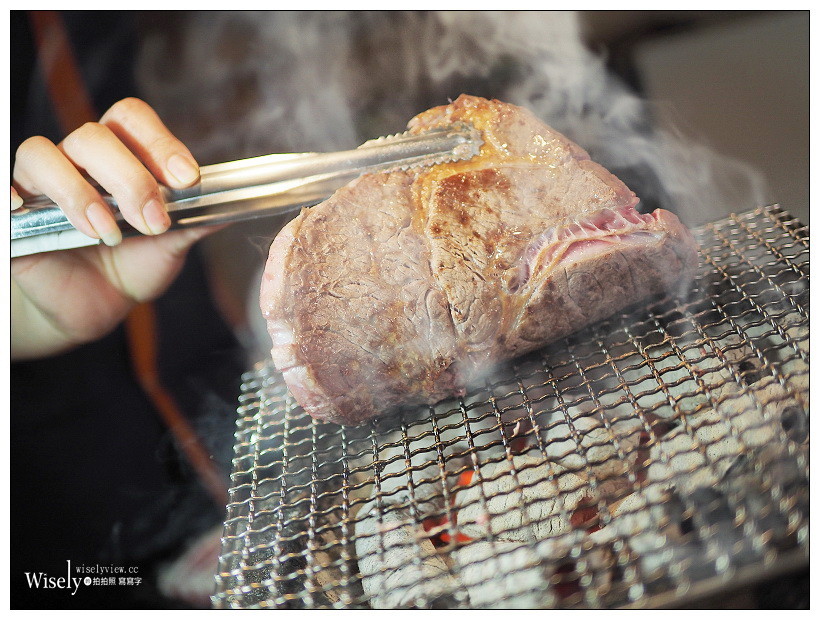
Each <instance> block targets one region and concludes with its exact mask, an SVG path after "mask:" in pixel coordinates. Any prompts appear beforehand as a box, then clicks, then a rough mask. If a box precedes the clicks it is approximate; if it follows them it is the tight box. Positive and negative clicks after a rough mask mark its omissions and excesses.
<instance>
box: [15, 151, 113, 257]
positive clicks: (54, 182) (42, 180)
mask: <svg viewBox="0 0 820 620" xmlns="http://www.w3.org/2000/svg"><path fill="white" fill-rule="evenodd" d="M13 176H14V180H15V182H16V183H17V184H18V185H19V187H20V188H21V189H22V190H24V191H27V192H29V193H32V194H38V193H39V194H45V195H46V196H48V197H49V198H51V199H52V200H53V201H54V202H56V203H57V204H58V205H59V206H60V208H61V209H62V210H63V212H64V213H65V214H66V217H67V218H68V221H70V222H71V223H72V224H73V225H74V227H75V228H77V229H79V230H80V231H81V232H83V233H85V234H86V235H88V236H90V237H96V238H98V239H102V240H103V242H104V243H106V244H107V245H116V244H117V243H119V242H120V241H121V240H122V233H121V232H120V229H119V227H118V226H117V223H116V221H115V220H114V216H113V214H112V213H111V209H110V208H109V207H108V205H107V204H106V203H105V202H104V201H103V199H102V197H101V196H100V194H99V192H98V191H97V190H96V189H94V187H93V186H92V185H91V184H90V183H89V182H88V181H86V180H85V179H84V178H83V176H82V175H81V174H80V172H79V170H77V168H76V167H75V166H74V164H72V163H71V162H70V161H69V160H68V159H66V156H65V155H64V154H63V153H62V152H61V151H60V149H58V148H57V147H56V146H55V145H54V144H53V143H52V142H51V141H50V140H48V139H47V138H43V137H41V136H35V137H33V138H29V139H28V140H26V141H25V142H23V144H21V145H20V148H19V149H17V157H16V159H15V162H14V174H13ZM15 193H16V192H15Z"/></svg>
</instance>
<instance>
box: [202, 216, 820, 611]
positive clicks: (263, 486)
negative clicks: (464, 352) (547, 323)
mask: <svg viewBox="0 0 820 620" xmlns="http://www.w3.org/2000/svg"><path fill="white" fill-rule="evenodd" d="M695 236H696V238H697V239H698V242H699V245H700V258H701V261H700V270H699V272H698V277H697V278H696V280H695V281H694V282H693V283H692V285H691V287H690V288H689V289H688V290H686V291H682V292H681V294H679V295H678V296H676V297H671V296H666V297H657V298H654V299H652V300H650V301H649V302H648V303H645V304H642V305H641V306H639V307H633V308H631V309H628V310H627V311H624V312H621V313H619V314H617V315H614V316H612V317H610V318H609V319H607V320H605V321H601V322H599V323H597V324H595V325H593V326H591V327H589V328H587V329H585V330H583V331H581V332H578V333H576V334H574V335H573V336H571V337H569V338H566V339H564V340H562V341H560V342H556V343H554V344H552V345H550V346H547V347H545V348H544V349H542V350H541V351H539V352H537V353H535V354H531V355H528V356H526V357H523V358H519V359H516V360H514V361H512V362H510V363H507V364H506V365H504V366H502V367H500V368H498V369H497V370H496V371H495V372H494V374H493V375H492V376H491V377H488V378H487V379H486V380H485V383H484V385H482V386H477V387H475V388H473V389H472V390H471V391H470V392H469V393H468V395H467V396H465V397H464V398H461V399H454V400H450V401H447V402H444V403H440V404H438V405H436V406H435V407H426V408H417V409H413V410H407V411H402V412H400V413H398V414H396V415H394V416H390V417H387V418H385V419H380V420H375V421H373V422H371V423H370V424H369V425H365V426H361V427H356V428H353V427H339V426H335V425H330V424H323V423H319V422H316V421H314V420H312V419H310V418H309V417H308V416H306V415H305V414H304V412H303V411H302V410H301V409H300V408H299V407H298V406H297V405H296V403H295V402H294V401H293V399H292V397H291V396H290V395H289V393H288V392H287V389H286V388H285V387H284V385H283V383H282V381H281V377H280V376H279V375H278V374H277V372H276V370H275V369H274V368H273V367H272V365H271V364H270V363H260V364H258V365H257V366H256V367H255V368H254V369H253V370H251V371H250V372H248V373H246V374H245V375H244V376H243V381H244V383H243V385H242V396H241V398H240V403H239V408H238V421H237V431H236V435H235V438H236V441H235V458H234V461H233V473H232V483H231V484H232V487H231V490H230V499H229V503H228V506H227V516H226V521H225V530H224V537H223V542H222V553H221V556H220V560H219V569H218V574H217V576H216V594H215V595H214V597H213V604H214V606H215V607H222V608H225V607H242V608H246V607H272V608H348V607H364V608H366V607H378V608H403V607H404V608H406V607H417V608H428V607H446V608H470V607H473V608H476V607H479V608H487V607H507V608H509V607H526V608H534V607H537V608H541V607H550V608H597V607H655V606H664V605H667V606H668V605H675V604H679V603H681V602H682V601H684V600H686V598H687V597H693V596H696V595H699V594H705V593H709V592H714V591H718V590H720V589H721V588H726V587H728V586H729V585H732V586H735V585H738V584H740V583H743V582H748V581H750V580H753V579H759V578H764V577H766V576H769V575H774V574H776V573H777V572H778V571H782V570H785V569H786V568H794V567H795V566H800V565H805V564H807V563H808V547H809V531H808V528H809V526H808V518H809V515H808V511H809V481H808V479H809V414H808V412H809V327H808V304H809V240H808V228H807V227H806V226H803V225H802V224H801V223H800V222H798V221H797V220H795V219H794V218H793V217H791V216H790V215H789V214H788V213H787V212H785V211H783V210H782V209H780V208H779V207H776V206H773V207H766V208H761V209H758V210H755V211H751V212H748V213H744V214H741V215H732V216H730V217H729V218H727V219H725V220H721V221H718V222H715V223H713V224H710V225H707V226H705V227H703V228H701V229H698V230H696V231H695Z"/></svg>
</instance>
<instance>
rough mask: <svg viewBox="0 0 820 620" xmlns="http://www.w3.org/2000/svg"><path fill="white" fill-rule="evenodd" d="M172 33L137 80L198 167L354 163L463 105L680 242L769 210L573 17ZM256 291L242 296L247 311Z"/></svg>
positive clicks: (464, 16)
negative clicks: (535, 131) (483, 112)
mask: <svg viewBox="0 0 820 620" xmlns="http://www.w3.org/2000/svg"><path fill="white" fill-rule="evenodd" d="M168 19H170V20H171V21H168V22H165V23H149V24H147V25H146V26H147V27H146V32H145V37H144V44H143V46H142V50H141V55H140V58H139V62H138V80H139V83H140V86H141V89H142V92H143V94H144V96H145V97H146V99H147V100H148V101H149V102H150V103H151V104H152V105H154V106H155V107H156V108H157V110H158V111H159V113H160V115H161V116H162V117H163V119H164V120H165V121H166V122H167V124H168V125H169V126H170V128H171V129H172V130H173V131H174V132H175V133H176V134H177V135H178V136H179V137H180V138H181V139H182V140H183V141H184V142H185V143H186V144H188V146H189V147H190V148H191V149H192V151H193V152H194V154H195V156H197V158H198V159H199V161H200V162H202V163H214V162H217V161H221V160H226V159H236V158H240V157H246V156H252V155H260V154H265V153H270V152H286V151H308V150H335V149H343V148H352V147H355V146H356V145H358V144H360V143H361V142H363V141H365V140H366V139H369V138H372V137H375V136H378V135H384V134H389V133H394V132H398V131H402V130H403V129H404V128H405V125H406V123H407V121H408V120H409V119H410V118H411V117H412V116H414V115H415V114H417V113H418V112H420V111H422V110H424V109H427V108H429V107H431V106H434V105H441V104H443V103H446V102H447V100H448V99H455V98H456V97H457V96H458V95H459V94H461V93H462V92H466V93H469V94H474V95H480V96H484V97H488V98H497V99H501V100H503V101H508V102H510V103H515V104H517V105H521V106H524V107H526V108H528V109H530V110H532V111H533V112H534V113H535V114H536V115H537V116H539V117H541V118H542V119H543V120H545V121H546V122H547V123H548V124H550V125H551V126H553V127H554V128H556V129H557V130H559V131H561V132H562V133H564V134H565V135H567V136H568V137H569V138H570V139H572V140H573V141H575V142H577V143H578V144H580V145H581V146H582V147H584V148H585V149H586V150H587V151H588V152H589V154H590V156H591V157H592V158H593V159H594V160H596V161H598V162H599V163H601V164H602V165H604V166H605V167H607V168H609V169H610V170H611V171H613V172H614V173H615V174H616V175H617V176H619V177H620V178H621V179H622V180H623V181H624V182H625V183H626V184H627V185H628V186H629V187H630V188H631V189H633V190H634V191H635V192H636V193H637V194H638V196H639V197H640V198H641V206H640V209H642V210H644V211H651V210H654V209H655V208H657V207H663V208H666V209H669V210H671V211H673V212H675V213H676V214H678V216H679V217H680V218H681V220H682V221H683V222H684V223H686V224H688V225H690V226H691V225H697V224H701V223H703V222H706V221H711V220H714V219H717V218H719V217H721V216H722V215H723V214H725V213H727V212H728V211H732V210H737V211H740V210H746V209H750V208H753V207H755V206H759V205H761V204H763V201H764V197H765V184H764V181H763V178H762V175H761V174H759V173H758V172H756V171H754V170H752V169H751V168H750V167H749V166H747V165H745V164H743V163H741V162H737V161H733V160H729V159H727V158H724V157H721V156H719V155H718V154H717V153H715V152H714V151H712V150H710V149H709V148H708V147H707V146H705V145H703V144H698V143H697V142H695V141H693V140H692V139H690V138H688V137H687V136H685V135H684V134H683V133H682V132H680V131H677V130H675V131H670V130H662V129H659V128H658V127H656V126H655V124H654V118H655V116H656V115H655V114H654V112H655V111H656V109H657V108H656V106H657V105H658V104H656V103H650V102H647V101H646V100H644V99H642V98H641V97H640V96H638V95H637V94H635V93H634V92H632V91H630V90H629V89H628V88H627V87H626V86H625V85H624V84H623V83H621V82H620V81H619V80H618V79H617V78H616V77H615V76H613V75H612V74H610V73H609V72H608V71H607V69H606V65H605V59H604V58H602V57H600V56H599V55H596V54H594V53H593V52H591V51H590V50H589V49H588V48H587V47H586V46H585V45H584V43H583V38H582V26H581V21H580V19H579V16H578V15H577V14H576V13H574V12H567V11H548V12H532V11H526V12H513V11H494V12H469V11H466V12H465V11H458V12H401V11H385V12H378V11H374V12H327V11H312V12H299V11H274V12H250V11H242V12H211V11H209V12H196V13H191V14H181V15H178V14H174V15H173V16H172V17H171V18H168ZM154 21H156V19H154ZM274 232H275V231H274ZM263 260H264V256H262V255H260V256H259V258H258V262H256V263H255V264H253V265H249V266H248V267H247V270H248V277H247V280H248V282H254V283H256V282H258V278H257V277H256V276H255V275H254V270H258V269H259V268H260V267H261V265H262V263H263ZM257 290H258V289H257V288H255V287H254V286H253V285H252V286H250V287H249V289H248V291H247V295H248V298H249V299H254V297H255V294H256V291H257ZM249 305H250V314H251V315H252V316H255V315H254V311H255V302H254V303H253V304H250V302H249ZM257 314H258V313H257ZM262 333H263V332H262ZM265 341H267V338H265Z"/></svg>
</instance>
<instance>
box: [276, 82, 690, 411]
mask: <svg viewBox="0 0 820 620" xmlns="http://www.w3.org/2000/svg"><path fill="white" fill-rule="evenodd" d="M454 122H468V123H472V124H473V125H474V126H475V127H476V128H477V129H478V130H479V131H481V132H482V137H483V139H484V145H483V146H482V149H481V153H480V154H479V155H478V156H476V157H475V158H473V159H471V160H469V161H459V162H455V163H449V164H440V165H436V166H431V167H428V168H420V169H411V170H409V171H397V172H391V173H380V174H372V175H365V176H363V177H361V178H359V179H357V180H355V181H353V182H352V183H350V184H348V185H347V186H345V187H343V188H342V189H340V190H339V191H337V192H336V193H335V194H334V195H333V196H332V197H331V198H329V199H328V200H327V201H325V202H324V203H322V204H320V205H317V206H315V207H313V208H312V209H307V210H304V211H303V212H302V213H301V214H300V215H299V216H298V217H297V218H296V219H294V220H293V221H292V222H291V223H290V224H288V226H286V227H285V228H284V229H283V230H282V231H281V232H280V234H279V235H278V236H277V237H276V239H275V240H274V242H273V244H272V245H271V249H270V257H269V259H268V263H267V266H266V268H265V274H264V277H263V281H262V290H261V308H262V312H263V314H264V316H265V317H266V319H267V321H268V328H269V332H270V335H271V338H272V340H273V349H272V356H273V360H274V362H275V364H276V366H277V368H278V369H279V370H280V371H281V372H282V373H283V375H284V378H285V381H286V382H287V384H288V386H289V388H290V390H291V392H292V393H293V395H294V397H295V398H296V399H297V401H298V402H299V403H300V404H301V405H302V406H303V407H304V409H305V410H306V411H307V412H308V413H309V414H310V415H312V416H314V417H315V418H318V419H322V420H328V421H332V422H338V423H343V424H357V423H360V422H363V421H365V420H367V419H369V418H372V417H374V416H376V415H379V414H382V413H385V412H387V411H389V410H391V409H393V408H395V407H396V406H399V405H410V404H418V403H434V402H437V401H439V400H441V399H443V398H446V397H449V396H453V395H456V394H458V393H461V392H463V390H464V388H465V386H467V385H469V384H470V383H471V382H472V381H474V380H476V379H477V378H479V377H480V376H482V374H483V373H485V372H486V371H487V370H488V369H489V368H490V367H491V366H492V365H493V364H494V363H497V362H499V361H502V360H505V359H509V358H511V357H513V356H517V355H520V354H523V353H526V352H528V351H531V350H533V349H535V348H537V347H539V346H541V345H543V344H545V343H547V342H549V341H552V340H555V339H557V338H560V337H562V336H566V335H568V334H569V333H571V332H573V331H576V330H578V329H580V328H581V327H583V326H585V325H587V324H589V323H591V322H593V321H596V320H598V319H601V318H603V317H606V316H607V315H609V314H611V313H613V312H615V311H617V310H618V309H620V308H622V307H624V306H626V305H628V304H631V303H634V302H636V301H638V300H639V299H641V298H643V297H646V296H647V295H649V294H652V293H655V292H660V291H662V290H666V289H669V288H670V287H673V286H674V285H676V283H679V282H681V281H684V280H686V279H687V278H689V277H690V276H691V274H692V273H693V271H694V268H695V266H696V263H697V254H696V247H695V242H694V240H693V238H692V236H691V234H690V233H689V231H688V230H687V229H686V228H685V227H684V226H683V225H682V224H681V223H680V222H679V221H678V219H677V218H676V217H675V216H674V215H672V214H671V213H669V212H667V211H663V210H657V211H655V212H654V213H652V214H649V215H644V214H639V213H638V212H637V211H635V205H636V204H637V203H638V198H637V197H636V196H635V194H634V193H632V192H631V191H630V190H629V189H628V188H627V187H626V186H625V185H624V184H623V183H622V182H621V181H620V180H619V179H618V178H616V177H615V176H613V175H612V174H610V173H609V172H607V171H606V170H605V169H604V168H602V167H601V166H600V165H598V164H596V163H594V162H592V161H590V159H589V156H588V155H587V154H586V152H585V151H584V150H583V149H582V148H580V147H579V146H577V145H576V144H574V143H572V142H570V141H569V140H568V139H567V138H565V137H564V136H562V135H561V134H559V133H557V132H556V131H554V130H553V129H551V128H549V127H547V126H546V125H544V124H543V123H542V122H541V121H539V120H538V119H537V118H536V117H535V116H533V115H532V114H531V113H530V112H528V111H527V110H524V109H522V108H519V107H517V106H513V105H509V104H505V103H502V102H499V101H488V100H485V99H481V98H478V97H471V96H466V95H462V96H461V97H459V98H458V99H457V100H456V101H455V102H453V103H451V104H450V105H447V106H441V107H437V108H433V109H431V110H428V111H426V112H423V113H422V114H420V115H418V116H417V117H416V118H414V119H413V120H412V121H410V125H409V126H410V129H411V131H423V130H425V129H428V128H432V127H436V126H441V125H448V124H451V123H454Z"/></svg>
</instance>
